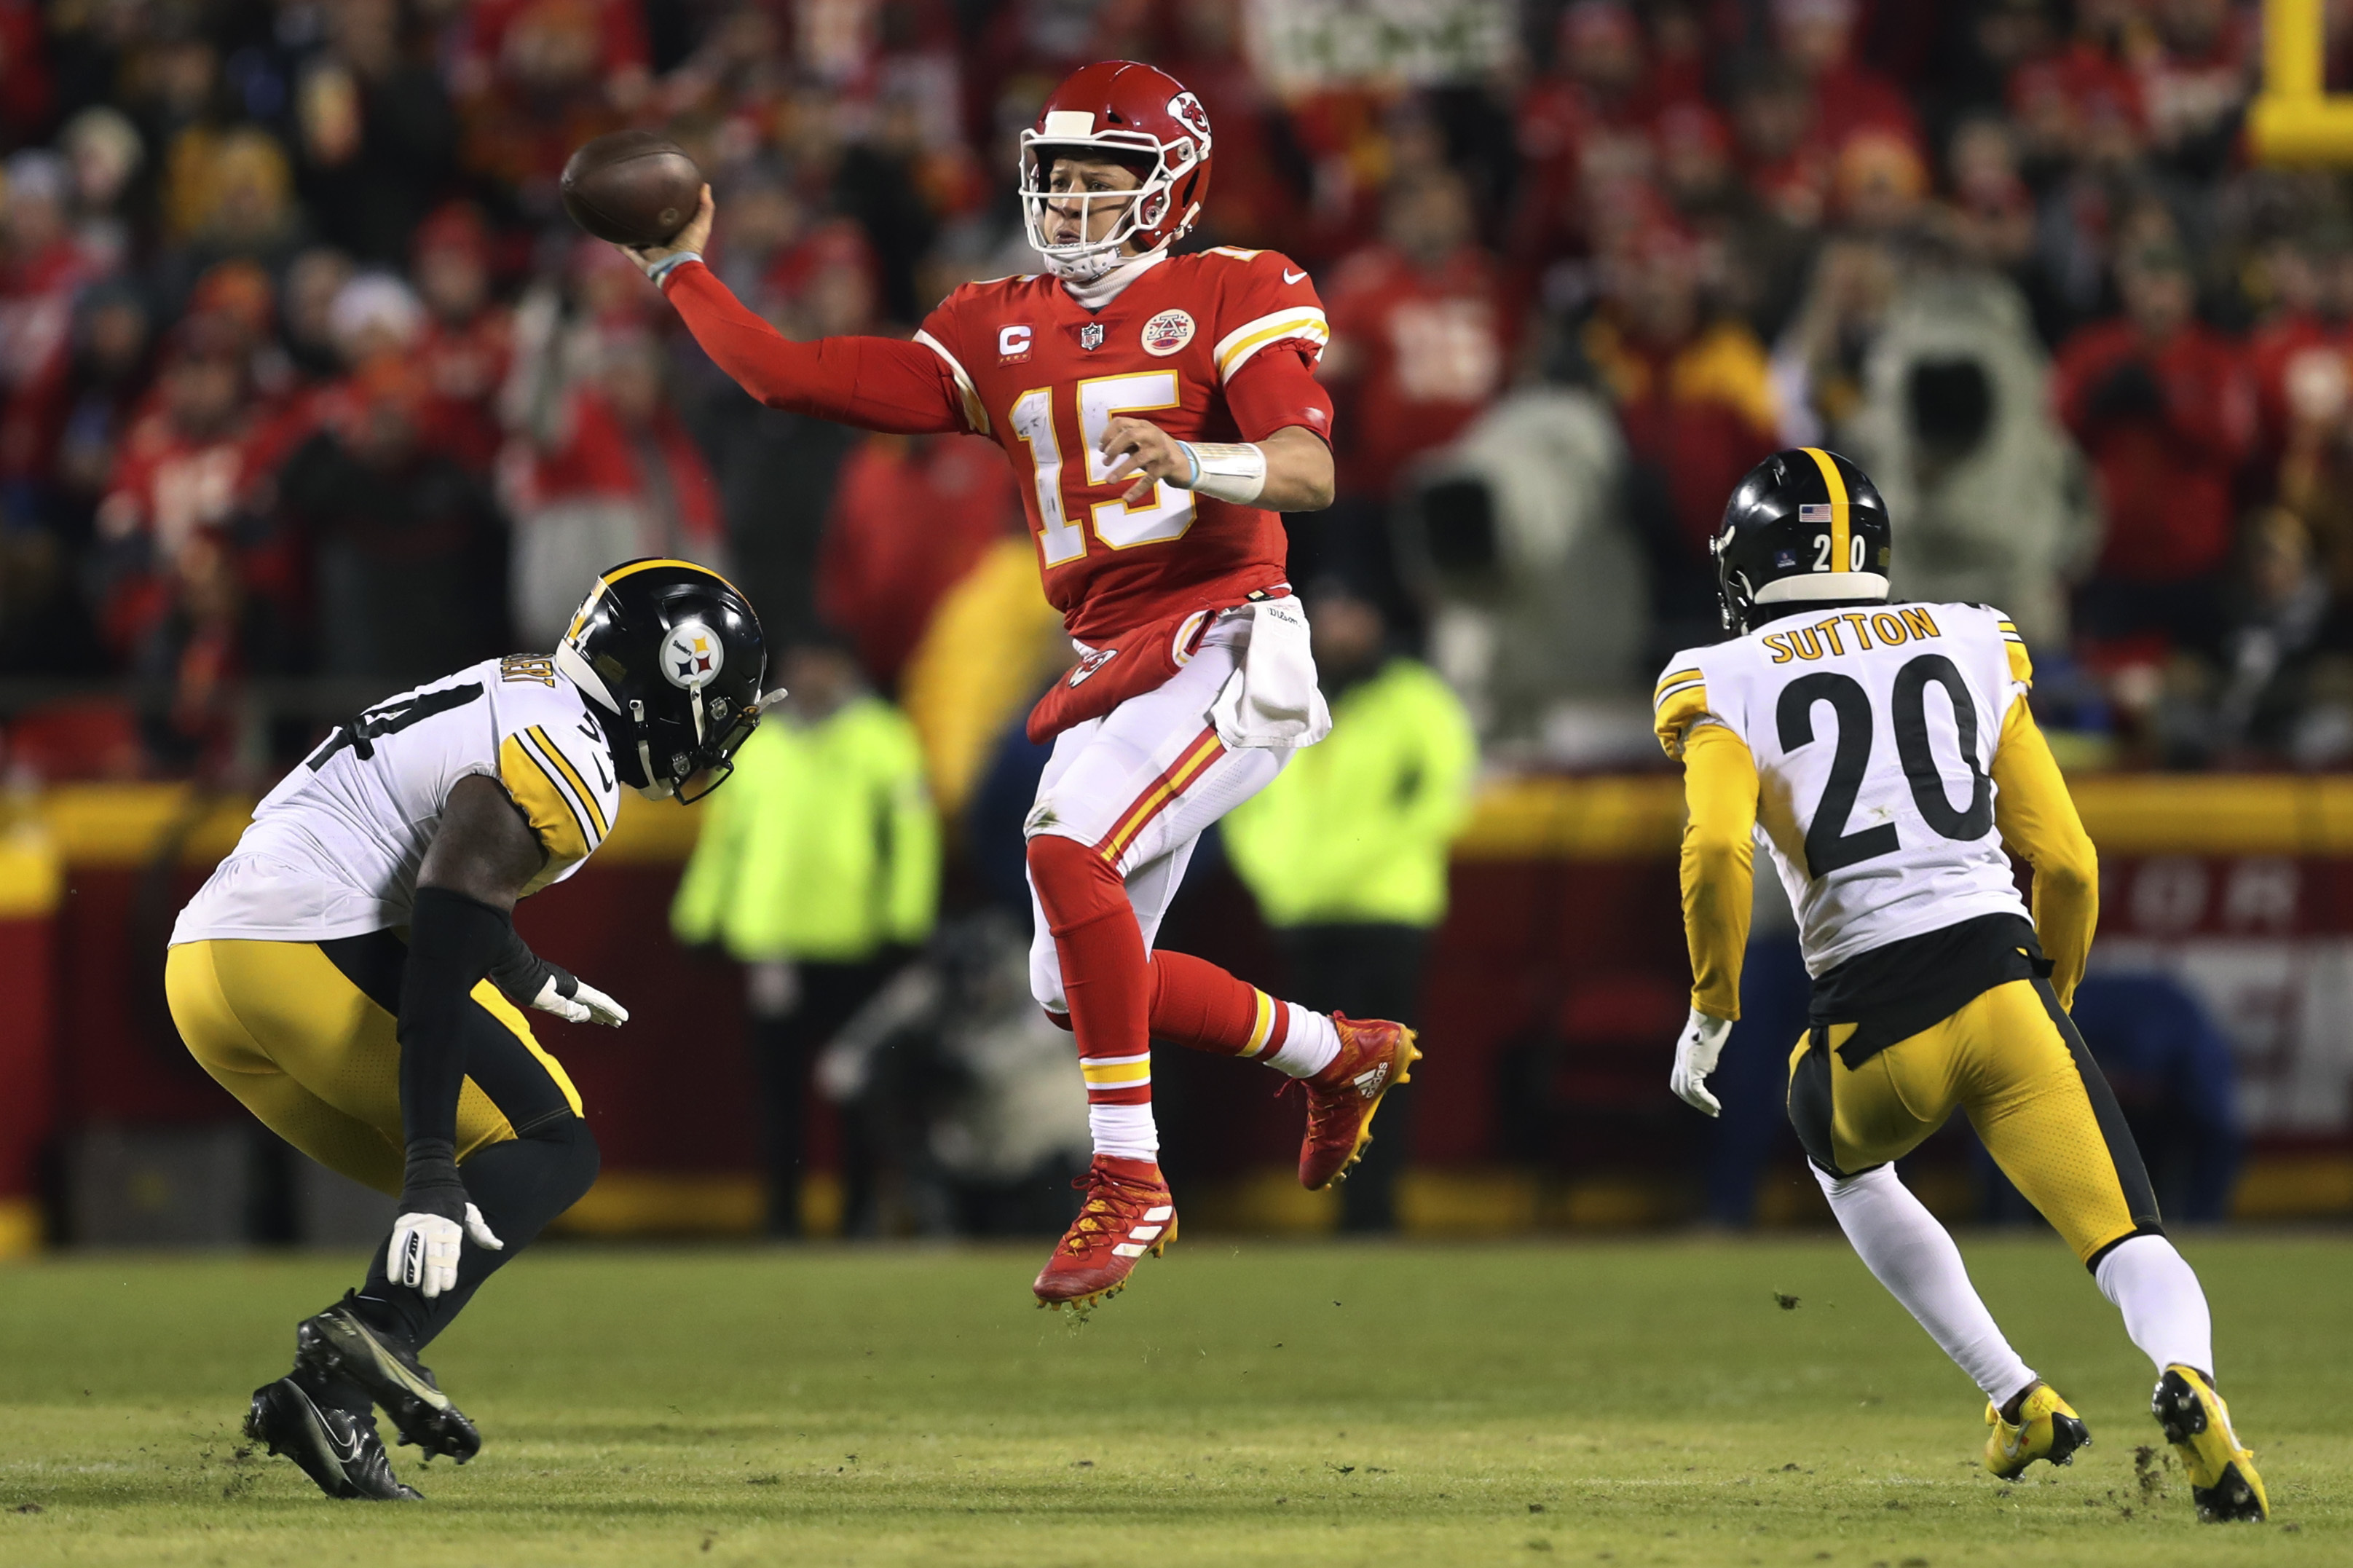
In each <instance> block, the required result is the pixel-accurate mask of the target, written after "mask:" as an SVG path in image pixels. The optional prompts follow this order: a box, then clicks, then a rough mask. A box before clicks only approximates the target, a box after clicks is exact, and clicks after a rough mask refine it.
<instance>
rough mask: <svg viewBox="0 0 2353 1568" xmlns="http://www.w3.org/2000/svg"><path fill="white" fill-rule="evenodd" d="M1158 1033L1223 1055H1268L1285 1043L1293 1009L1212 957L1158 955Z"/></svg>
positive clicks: (1154, 977)
mask: <svg viewBox="0 0 2353 1568" xmlns="http://www.w3.org/2000/svg"><path fill="white" fill-rule="evenodd" d="M1151 963H1152V1037H1153V1038H1155V1039H1158V1040H1167V1041H1170V1042H1172V1043H1174V1044H1176V1045H1180V1046H1184V1047H1188V1048H1190V1049H1193V1050H1197V1051H1208V1052H1210V1053H1211V1054H1212V1055H1216V1056H1221V1057H1241V1058H1245V1059H1247V1060H1251V1061H1263V1060H1265V1059H1266V1058H1268V1057H1271V1056H1272V1055H1273V1054H1274V1053H1275V1052H1276V1051H1279V1050H1281V1049H1282V1042H1283V1040H1284V1038H1285V1037H1287V1036H1288V1035H1289V1033H1290V1030H1291V1009H1290V1008H1289V1007H1288V1006H1286V1005H1284V1004H1282V1002H1279V1001H1277V1000H1276V999H1275V998H1273V997H1271V996H1270V995H1268V994H1266V993H1265V992H1263V991H1261V990H1260V989H1259V988H1258V987H1257V986H1255V985H1250V984H1245V983H1243V982H1242V981H1240V980H1237V979H1235V978H1234V977H1233V976H1232V975H1230V974H1229V973H1226V972H1225V971H1224V970H1222V969H1220V968H1219V967H1218V966H1217V965H1216V964H1214V963H1209V962H1208V961H1207V960H1206V959H1199V958H1195V957H1193V956H1192V955H1191V954H1190V953H1184V952H1155V953H1154V954H1153V955H1152V959H1151Z"/></svg>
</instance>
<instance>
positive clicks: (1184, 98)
mask: <svg viewBox="0 0 2353 1568" xmlns="http://www.w3.org/2000/svg"><path fill="white" fill-rule="evenodd" d="M1168 113H1169V117H1170V118H1171V119H1173V120H1175V121H1176V122H1177V123H1178V124H1180V125H1182V126H1184V127H1185V129H1186V130H1187V131H1190V132H1192V133H1193V140H1195V141H1196V142H1199V143H1200V144H1201V156H1202V157H1204V158H1206V157H1208V155H1209V111H1208V110H1206V109H1204V108H1202V107H1201V100H1199V99H1198V98H1195V97H1194V96H1193V95H1192V94H1191V93H1189V92H1180V93H1178V94H1177V95H1176V97H1174V98H1172V99H1170V100H1168Z"/></svg>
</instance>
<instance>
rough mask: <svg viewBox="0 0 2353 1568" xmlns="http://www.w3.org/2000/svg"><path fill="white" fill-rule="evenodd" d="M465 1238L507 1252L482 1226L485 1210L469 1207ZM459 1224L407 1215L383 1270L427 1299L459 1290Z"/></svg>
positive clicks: (400, 1221) (430, 1216)
mask: <svg viewBox="0 0 2353 1568" xmlns="http://www.w3.org/2000/svg"><path fill="white" fill-rule="evenodd" d="M464 1235H465V1236H470V1237H473V1239H474V1245H475V1246H476V1247H489V1248H490V1249H491V1251H493V1252H504V1251H505V1250H506V1246H507V1244H506V1243H505V1242H503V1241H501V1240H500V1239H499V1238H498V1237H495V1236H492V1235H491V1227H490V1226H487V1225H484V1224H483V1223H482V1211H481V1210H480V1209H478V1208H476V1207H475V1206H474V1205H471V1204H468V1205H466V1226H465V1231H464ZM459 1239H460V1236H459V1228H458V1222H457V1221H456V1220H454V1219H443V1218H442V1217H441V1216H440V1215H438V1214H405V1215H401V1216H400V1217H399V1218H398V1219H397V1220H395V1221H394V1222H393V1226H392V1245H391V1246H390V1247H387V1248H385V1257H384V1271H385V1274H387V1275H389V1276H390V1277H391V1279H392V1282H393V1283H394V1284H396V1285H407V1286H410V1287H413V1288H414V1289H417V1290H418V1291H420V1292H422V1293H423V1294H424V1295H425V1296H426V1297H427V1299H428V1300H429V1299H431V1298H432V1297H435V1296H438V1295H439V1294H441V1292H442V1291H444V1290H454V1289H457V1288H458V1246H459Z"/></svg>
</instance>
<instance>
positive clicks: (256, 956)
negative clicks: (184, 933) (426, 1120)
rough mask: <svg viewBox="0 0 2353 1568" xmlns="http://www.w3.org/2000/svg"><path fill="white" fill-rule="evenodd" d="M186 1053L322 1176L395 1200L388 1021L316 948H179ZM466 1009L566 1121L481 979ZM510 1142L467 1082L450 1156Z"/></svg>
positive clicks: (172, 963) (504, 1124)
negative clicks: (529, 1069) (524, 1066)
mask: <svg viewBox="0 0 2353 1568" xmlns="http://www.w3.org/2000/svg"><path fill="white" fill-rule="evenodd" d="M164 994H165V996H166V997H167V998H168V999H169V1001H170V1003H171V1007H172V1021H173V1022H174V1024H176V1025H178V1026H179V1029H180V1037H181V1039H183V1040H184V1041H185V1042H186V1044H187V1047H188V1051H189V1054H190V1055H192V1056H194V1057H195V1058H196V1060H197V1062H198V1063H199V1064H201V1065H202V1066H203V1068H204V1069H205V1070H206V1072H208V1073H210V1074H212V1076H213V1077H214V1078H215V1079H217V1080H218V1081H219V1083H220V1085H221V1087H222V1088H224V1089H227V1090H228V1091H229V1092H230V1093H231V1094H233V1095H235V1096H237V1099H238V1100H240V1101H242V1102H243V1103H244V1105H245V1108H246V1109H247V1110H250V1111H252V1112H253V1114H254V1115H255V1116H257V1117H259V1118H260V1120H261V1121H262V1123H263V1124H264V1125H265V1126H267V1127H268V1128H269V1130H270V1131H273V1132H275V1133H277V1134H278V1135H279V1136H280V1138H283V1139H285V1140H286V1141H287V1142H289V1143H291V1144H293V1145H294V1147H296V1148H297V1149H300V1150H301V1151H302V1152H304V1153H305V1154H308V1155H310V1156H311V1158H312V1159H313V1160H316V1161H318V1162H319V1163H321V1164H322V1165H324V1166H326V1167H328V1168H329V1169H330V1170H334V1171H340V1172H342V1173H343V1174H344V1175H346V1176H349V1177H351V1178H352V1179H353V1181H355V1182H361V1183H364V1184H367V1185H368V1186H371V1187H374V1188H375V1189H376V1190H377V1191H379V1192H385V1193H393V1194H397V1193H398V1192H399V1191H400V1182H401V1173H402V1165H403V1155H402V1140H401V1125H400V1041H399V1038H398V1037H397V1034H396V1023H397V1020H396V1019H395V1018H394V1016H392V1014H390V1013H388V1012H386V1011H385V1009H384V1008H383V1007H381V1006H379V1005H377V1004H376V1003H375V1002H374V1001H372V1000H370V999H369V998H368V996H367V995H366V994H364V993H363V992H362V991H361V990H360V988H359V987H358V986H357V985H354V984H353V983H352V982H351V981H350V980H349V979H348V978H346V977H345V976H344V974H343V971H342V970H341V969H338V968H337V967H336V966H335V963H334V961H333V960H332V959H330V958H329V957H328V956H327V955H326V953H324V952H322V951H321V950H320V948H319V946H318V944H317V943H315V942H243V941H227V940H223V941H212V942H184V943H182V944H180V945H179V946H176V947H174V948H173V949H172V950H171V953H170V956H169V957H168V958H167V959H166V960H165V961H164ZM473 999H474V1001H475V1002H476V1003H478V1004H480V1006H481V1007H482V1009H483V1010H484V1011H485V1012H487V1013H489V1014H490V1015H491V1016H492V1017H493V1018H495V1019H497V1020H498V1022H499V1023H500V1024H501V1025H503V1026H505V1027H506V1029H507V1031H508V1032H509V1033H510V1034H512V1036H513V1037H515V1039H516V1041H517V1042H518V1043H519V1044H521V1045H522V1046H523V1047H525V1048H526V1049H528V1050H529V1051H530V1052H531V1054H532V1056H533V1058H536V1059H537V1060H538V1062H539V1064H540V1065H541V1066H542V1067H543V1068H546V1069H547V1072H548V1075H549V1076H550V1077H551V1078H553V1079H554V1081H555V1083H556V1086H557V1087H558V1088H560V1089H562V1090H563V1091H564V1098H565V1100H567V1101H569V1102H570V1104H571V1106H572V1110H573V1113H574V1114H575V1115H578V1114H579V1112H580V1094H579V1091H578V1090H577V1089H574V1088H573V1086H572V1080H571V1079H570V1078H568V1077H567V1076H565V1071H564V1068H563V1067H562V1066H561V1065H560V1064H559V1063H558V1062H557V1061H556V1059H555V1058H554V1057H551V1056H549V1055H548V1054H547V1053H546V1052H545V1051H543V1050H542V1049H541V1048H540V1046H539V1042H538V1041H537V1040H536V1039H534V1038H533V1037H532V1032H531V1026H530V1025H529V1024H528V1023H526V1022H524V1020H523V1016H522V1014H521V1013H520V1012H518V1011H516V1010H515V1008H514V1006H513V1005H512V1003H510V1002H508V1001H507V999H506V998H505V997H504V996H502V995H501V994H499V991H498V988H497V987H496V986H494V985H492V984H491V983H490V982H489V981H487V980H485V981H483V982H481V983H480V984H478V985H476V986H475V987H474V990H473ZM514 1135H515V1133H514V1128H513V1127H512V1125H511V1124H510V1123H509V1122H508V1121H507V1119H506V1117H505V1116H504V1115H503V1114H502V1113H501V1111H500V1110H499V1108H498V1107H497V1106H496V1105H494V1104H492V1103H491V1099H490V1097H489V1096H488V1095H486V1094H484V1093H483V1092H482V1090H481V1089H480V1088H479V1087H477V1086H476V1084H475V1083H474V1081H473V1080H472V1079H468V1080H467V1081H466V1085H465V1088H464V1089H463V1091H462V1092H461V1093H460V1095H459V1100H458V1157H459V1159H460V1160H463V1159H465V1158H466V1157H467V1156H468V1155H470V1154H471V1153H473V1152H475V1151H476V1150H478V1149H480V1148H482V1147H484V1146H485V1145H487V1144H491V1143H497V1142H503V1141H505V1140H507V1139H509V1138H512V1137H513V1136H514Z"/></svg>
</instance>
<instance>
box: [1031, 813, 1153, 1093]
mask: <svg viewBox="0 0 2353 1568" xmlns="http://www.w3.org/2000/svg"><path fill="white" fill-rule="evenodd" d="M1029 879H1030V881H1031V882H1032V883H1033V884H1034V885H1035V886H1036V888H1037V889H1038V903H1039V907H1040V908H1041V909H1043V910H1045V913H1046V929H1047V930H1048V931H1051V932H1053V935H1054V952H1055V954H1056V956H1057V957H1059V958H1060V960H1061V964H1062V997H1063V1000H1064V1002H1065V1003H1067V1004H1068V1005H1069V1007H1070V1009H1071V1029H1072V1031H1073V1032H1074V1033H1075V1034H1076V1035H1077V1036H1078V1037H1079V1068H1080V1070H1081V1071H1082V1072H1083V1073H1085V1074H1086V1079H1087V1103H1088V1104H1089V1105H1090V1106H1099V1105H1147V1106H1148V1105H1150V1104H1151V1103H1152V1031H1151V1026H1150V1016H1151V1013H1150V1008H1151V993H1152V979H1151V969H1150V967H1149V965H1148V963H1147V962H1146V960H1145V952H1144V930H1143V928H1142V927H1141V926H1139V925H1137V924H1136V923H1135V909H1134V905H1132V904H1130V903H1129V902H1128V901H1127V886H1126V884H1125V883H1124V882H1123V881H1121V880H1120V875H1119V872H1118V870H1117V869H1116V868H1113V865H1112V864H1111V862H1109V861H1108V860H1105V859H1104V858H1103V857H1102V856H1101V855H1099V854H1097V853H1096V852H1095V851H1094V850H1092V849H1091V848H1089V847H1087V846H1086V845H1083V844H1082V843H1080V842H1079V841H1078V840H1077V839H1075V838H1064V837H1060V835H1059V834H1051V833H1046V834H1040V835H1039V836H1038V837H1035V838H1032V839H1031V840H1029Z"/></svg>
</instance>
